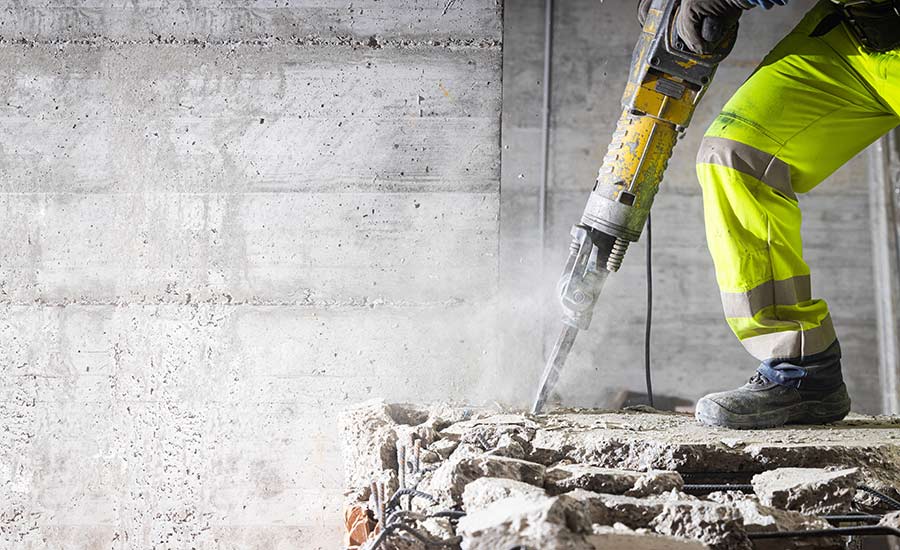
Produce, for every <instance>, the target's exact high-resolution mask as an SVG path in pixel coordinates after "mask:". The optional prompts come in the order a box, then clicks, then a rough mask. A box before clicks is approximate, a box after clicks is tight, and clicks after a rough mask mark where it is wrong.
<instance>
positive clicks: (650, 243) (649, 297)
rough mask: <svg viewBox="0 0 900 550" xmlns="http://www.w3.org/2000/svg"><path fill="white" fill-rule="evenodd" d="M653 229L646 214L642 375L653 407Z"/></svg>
mask: <svg viewBox="0 0 900 550" xmlns="http://www.w3.org/2000/svg"><path fill="white" fill-rule="evenodd" d="M652 248H653V231H652V227H651V225H650V214H649V213H648V214H647V316H646V319H647V320H646V324H645V325H644V377H645V378H646V379H647V400H648V401H649V402H650V406H651V407H653V381H652V380H651V379H650V324H651V321H652V318H653V260H652V258H651V249H652Z"/></svg>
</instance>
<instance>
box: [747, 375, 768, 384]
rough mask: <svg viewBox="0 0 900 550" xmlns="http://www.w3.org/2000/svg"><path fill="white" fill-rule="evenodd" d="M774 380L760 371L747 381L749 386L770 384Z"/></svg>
mask: <svg viewBox="0 0 900 550" xmlns="http://www.w3.org/2000/svg"><path fill="white" fill-rule="evenodd" d="M771 383H772V381H771V380H769V379H768V378H766V377H765V376H763V375H762V374H760V373H759V372H755V373H753V376H751V377H750V380H748V381H747V385H748V386H755V387H759V386H768V385H769V384H771Z"/></svg>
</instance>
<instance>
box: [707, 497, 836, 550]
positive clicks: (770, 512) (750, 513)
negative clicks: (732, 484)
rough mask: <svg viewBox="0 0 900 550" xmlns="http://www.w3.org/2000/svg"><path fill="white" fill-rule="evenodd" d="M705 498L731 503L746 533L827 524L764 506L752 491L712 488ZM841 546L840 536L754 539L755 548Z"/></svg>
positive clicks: (825, 549)
mask: <svg viewBox="0 0 900 550" xmlns="http://www.w3.org/2000/svg"><path fill="white" fill-rule="evenodd" d="M706 499H707V500H710V501H713V502H718V503H720V504H726V505H729V506H732V507H733V508H734V509H735V510H736V511H737V512H738V514H740V516H741V519H742V520H743V524H744V530H745V531H746V532H747V533H748V534H752V533H769V532H778V531H805V530H813V529H828V528H829V527H831V525H830V524H829V523H828V522H827V521H825V520H824V519H821V518H818V517H814V516H808V515H804V514H801V513H799V512H792V511H789V510H780V509H778V508H772V507H771V506H766V505H764V504H762V503H760V502H759V498H758V497H757V496H756V495H748V494H744V493H740V492H737V491H728V492H715V493H710V494H709V495H707V496H706ZM844 547H845V545H844V540H843V539H842V538H840V537H834V538H816V539H803V538H793V539H763V540H757V541H755V543H754V548H755V549H756V550H799V549H803V548H816V549H822V550H840V549H843V548H844Z"/></svg>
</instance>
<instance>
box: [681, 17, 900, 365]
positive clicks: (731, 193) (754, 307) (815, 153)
mask: <svg viewBox="0 0 900 550" xmlns="http://www.w3.org/2000/svg"><path fill="white" fill-rule="evenodd" d="M832 9H833V8H832V7H831V6H830V3H829V2H827V1H822V2H820V3H819V4H818V5H817V6H816V7H814V8H813V9H812V10H811V11H810V12H809V13H808V14H807V15H806V17H804V19H803V20H802V21H801V22H800V24H799V25H797V27H796V28H795V29H794V30H793V31H792V32H791V33H790V34H789V35H788V36H787V37H785V38H784V40H782V41H781V42H780V43H779V44H778V45H777V46H776V47H775V49H774V50H772V52H771V53H770V54H769V55H768V56H766V58H765V59H764V60H763V62H762V64H761V65H760V66H759V67H758V68H757V69H756V71H755V72H754V73H753V74H752V75H751V76H750V78H749V79H748V80H747V81H746V82H745V83H744V84H743V85H742V86H741V87H740V89H739V90H738V91H737V92H736V93H735V95H734V96H733V97H732V98H731V100H730V101H729V102H728V103H727V104H726V105H725V107H724V108H723V110H722V112H721V114H719V116H718V117H717V118H716V119H715V121H714V122H713V123H712V125H711V126H710V127H709V130H707V132H706V136H705V137H704V139H703V143H702V145H701V148H700V152H699V154H698V157H697V174H698V177H699V179H700V185H701V187H702V189H703V210H704V218H705V221H706V237H707V243H708V246H709V251H710V253H711V254H712V257H713V262H714V263H715V267H716V278H717V280H718V283H719V288H720V290H721V293H722V304H723V306H724V309H725V317H726V320H727V322H728V324H729V325H730V326H731V329H732V330H733V331H734V333H735V335H737V337H738V338H739V339H740V340H741V343H742V344H743V345H744V347H745V348H746V349H747V351H749V352H750V353H751V354H752V355H754V356H755V357H756V358H757V359H759V360H761V361H764V360H767V359H803V358H805V357H809V356H812V355H815V354H817V353H820V352H822V351H825V350H826V349H827V348H828V347H829V346H830V345H831V344H832V343H834V341H835V340H836V338H837V337H836V335H835V331H834V327H833V325H832V322H831V317H830V315H829V312H828V305H827V304H826V303H825V301H824V300H821V299H814V298H813V296H812V289H811V285H810V277H809V267H808V266H807V265H806V262H804V261H803V251H802V244H801V239H800V220H801V215H800V208H799V206H798V204H797V194H798V193H806V192H807V191H809V190H810V189H812V188H813V187H815V186H816V185H818V184H819V183H820V182H821V181H822V180H823V179H825V178H826V177H828V176H829V175H830V174H831V173H832V172H834V171H835V170H836V169H837V168H839V167H840V166H841V165H842V164H844V163H845V162H846V161H847V160H849V159H850V158H851V157H853V156H854V155H856V154H857V153H859V152H860V151H861V150H863V149H864V148H865V147H866V146H867V145H869V144H870V143H872V142H873V141H875V140H876V139H877V138H878V137H879V136H881V135H883V134H884V133H886V132H887V131H889V130H890V129H891V128H894V127H895V126H897V125H900V50H895V51H892V52H888V53H877V52H873V51H870V50H867V49H866V48H864V47H862V46H861V45H860V44H859V42H858V41H857V39H856V38H855V37H853V36H852V35H851V34H850V32H849V31H848V30H847V29H846V27H845V26H844V25H839V26H837V27H836V28H834V29H833V30H831V31H830V32H828V33H827V34H825V35H824V36H820V37H815V38H813V37H810V36H809V35H810V33H811V32H812V31H813V29H814V28H815V27H816V26H817V25H818V23H819V22H820V21H821V20H822V18H823V17H825V15H827V14H828V13H829V12H830V11H831V10H832Z"/></svg>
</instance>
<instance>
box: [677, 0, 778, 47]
mask: <svg viewBox="0 0 900 550" xmlns="http://www.w3.org/2000/svg"><path fill="white" fill-rule="evenodd" d="M772 1H779V2H780V1H784V0H683V1H682V2H681V7H679V8H678V14H677V15H676V16H675V30H676V31H677V32H678V36H679V37H681V39H682V40H683V41H684V43H685V45H686V46H687V48H688V49H689V50H691V51H692V52H694V53H699V54H707V53H711V52H712V50H713V47H714V46H715V45H716V43H717V42H718V41H719V40H721V39H722V38H723V37H724V35H725V33H726V32H728V31H729V30H730V29H731V28H732V27H734V26H735V25H737V22H738V19H740V17H741V13H743V11H744V10H748V9H750V8H752V7H754V6H755V5H756V2H772ZM705 19H709V20H710V21H707V22H706V24H705V25H704V20H705ZM704 30H705V31H706V32H704ZM713 34H718V36H711V35H713Z"/></svg>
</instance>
